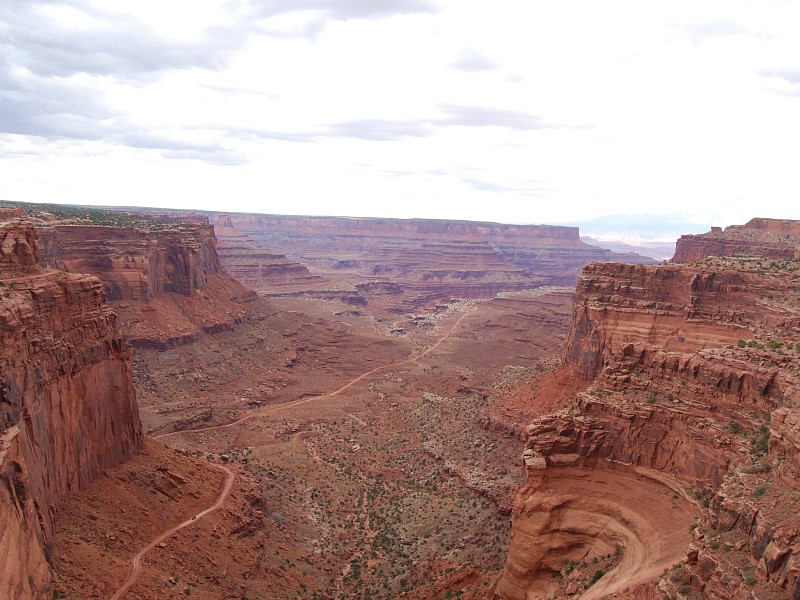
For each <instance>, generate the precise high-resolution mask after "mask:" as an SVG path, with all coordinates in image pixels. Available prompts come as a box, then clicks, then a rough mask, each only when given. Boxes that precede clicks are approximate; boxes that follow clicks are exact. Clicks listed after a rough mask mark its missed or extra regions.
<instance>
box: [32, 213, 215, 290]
mask: <svg viewBox="0 0 800 600" xmlns="http://www.w3.org/2000/svg"><path fill="white" fill-rule="evenodd" d="M39 237H40V240H41V242H42V251H41V258H42V262H43V264H44V266H46V267H48V268H52V269H64V270H66V271H70V272H72V273H92V274H94V275H96V276H97V277H99V278H100V280H101V281H102V282H103V285H104V286H105V290H106V296H107V297H108V299H109V300H143V301H145V302H146V301H148V300H150V299H151V298H153V297H154V296H158V295H161V294H165V293H169V292H172V293H176V294H182V295H184V296H191V295H192V294H194V293H195V292H196V291H197V290H200V289H202V288H203V287H205V285H206V281H207V279H208V277H209V276H210V275H212V274H214V273H218V272H219V271H220V263H219V257H218V256H217V252H216V240H215V238H214V230H213V228H212V227H211V226H209V225H199V224H189V223H180V224H175V225H173V226H170V227H167V228H164V229H155V230H150V231H148V230H144V229H138V228H132V227H103V226H74V225H54V226H51V227H43V228H42V229H40V232H39Z"/></svg>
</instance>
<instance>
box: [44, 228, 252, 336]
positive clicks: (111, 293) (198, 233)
mask: <svg viewBox="0 0 800 600" xmlns="http://www.w3.org/2000/svg"><path fill="white" fill-rule="evenodd" d="M139 222H140V223H144V222H146V221H139ZM149 223H151V224H150V225H149V226H150V228H149V229H142V228H137V227H108V226H91V225H53V224H46V225H45V226H42V227H41V228H40V229H39V230H38V231H39V233H40V236H41V246H42V250H41V257H40V258H41V262H42V264H43V265H44V266H47V267H50V268H58V269H64V270H67V271H70V272H85V273H90V274H92V275H95V276H97V277H99V278H100V280H101V281H102V282H103V287H104V289H105V292H106V296H107V297H108V299H109V300H110V301H111V304H112V307H113V308H114V310H115V311H116V312H117V314H118V316H119V324H120V327H121V329H122V331H124V333H125V335H126V337H127V338H128V340H129V341H130V343H131V344H133V345H134V346H137V347H155V348H169V347H173V346H175V345H181V344H186V343H189V342H191V341H194V340H196V339H198V337H199V336H200V335H202V334H203V333H214V332H218V331H226V330H230V329H231V328H233V327H234V326H235V325H236V324H237V323H240V322H242V321H243V320H244V319H247V318H249V317H251V316H257V315H256V313H259V314H260V313H261V312H263V310H264V309H265V307H264V306H263V302H261V301H258V299H257V296H256V294H255V293H254V292H253V291H252V290H250V289H248V288H246V287H245V286H244V285H242V284H241V283H240V282H238V281H236V280H235V279H233V278H231V277H230V276H228V275H227V274H225V273H224V272H223V271H222V267H221V263H220V259H219V256H218V254H217V246H216V238H215V236H214V230H213V228H212V227H211V226H210V225H208V224H203V223H182V222H181V223H173V222H161V221H157V220H152V221H150V222H149Z"/></svg>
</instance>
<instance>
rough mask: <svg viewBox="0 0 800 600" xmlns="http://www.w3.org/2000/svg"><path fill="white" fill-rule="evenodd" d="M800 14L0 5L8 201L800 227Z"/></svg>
mask: <svg viewBox="0 0 800 600" xmlns="http://www.w3.org/2000/svg"><path fill="white" fill-rule="evenodd" d="M799 158H800V3H798V2H795V1H794V0H785V1H784V0H746V1H744V0H720V1H713V0H708V1H706V0H700V1H698V0H690V1H683V0H671V1H670V2H642V1H641V0H631V1H618V0H606V1H604V2H598V1H597V0H586V1H571V0H560V1H558V2H556V1H554V0H551V1H541V0H493V1H492V2H487V1H485V0H483V1H477V0H402V1H401V0H285V1H282V2H281V1H279V0H136V1H135V2H131V1H130V0H66V1H63V2H57V1H41V0H2V2H0V198H3V199H7V200H19V201H28V202H60V203H79V204H100V205H140V206H161V207H171V208H195V209H205V210H221V211H245V212H264V213H276V214H318V215H344V216H376V217H400V218H410V217H418V218H450V219H470V220H487V221H498V222H508V223H559V222H571V221H578V220H588V219H593V218H597V217H601V216H603V215H609V214H651V215H667V214H669V215H682V216H684V217H687V218H689V219H690V220H693V221H696V222H703V223H712V224H718V225H728V224H734V223H743V222H745V221H747V220H749V219H750V218H751V217H754V216H763V217H776V218H800V177H798V173H800V168H798V164H799V163H800V161H798V159H799Z"/></svg>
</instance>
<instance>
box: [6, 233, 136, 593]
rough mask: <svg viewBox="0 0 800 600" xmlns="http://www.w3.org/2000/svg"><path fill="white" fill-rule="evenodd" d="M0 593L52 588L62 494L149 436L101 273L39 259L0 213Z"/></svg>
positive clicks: (30, 239) (30, 240)
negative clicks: (68, 269)
mask: <svg viewBox="0 0 800 600" xmlns="http://www.w3.org/2000/svg"><path fill="white" fill-rule="evenodd" d="M0 373H2V375H1V377H2V379H1V380H0V483H2V485H0V596H2V597H4V598H42V597H45V595H47V597H49V590H50V581H51V573H50V564H51V562H52V558H53V557H52V552H53V546H52V539H53V522H54V519H55V518H56V515H57V513H58V507H59V505H60V503H61V502H62V500H63V499H64V498H65V497H66V496H68V495H69V494H70V493H72V492H75V491H77V490H81V489H84V488H85V487H86V486H87V485H88V484H89V483H90V482H91V481H92V480H93V479H94V478H95V477H97V475H98V474H99V473H101V472H102V471H103V469H106V468H108V467H111V466H114V465H117V464H120V463H121V462H123V461H125V460H126V459H128V458H129V457H130V456H131V455H132V454H133V453H134V452H135V451H136V450H137V449H138V448H140V447H141V445H142V432H141V424H140V422H139V415H138V409H137V406H136V400H135V396H134V392H133V386H132V376H131V362H130V350H129V346H128V344H127V342H126V341H125V340H124V338H123V337H122V336H121V334H120V333H119V331H118V330H117V328H116V325H115V315H114V313H113V312H112V311H111V309H110V308H109V306H108V305H107V304H106V302H105V297H104V294H103V285H102V283H101V282H100V280H98V279H97V278H96V277H92V276H89V275H76V274H67V273H64V272H56V271H47V270H43V269H41V268H40V267H39V266H38V255H37V252H36V243H35V233H34V229H33V226H32V225H31V224H30V223H27V222H25V221H22V220H16V221H10V222H9V221H7V222H4V223H2V224H0Z"/></svg>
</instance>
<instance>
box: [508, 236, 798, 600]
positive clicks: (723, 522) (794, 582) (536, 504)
mask: <svg viewBox="0 0 800 600" xmlns="http://www.w3.org/2000/svg"><path fill="white" fill-rule="evenodd" d="M729 230H732V231H733V235H732V236H729V237H727V238H725V237H724V235H723V233H724V234H727V233H728V232H729ZM797 230H798V228H797V224H796V223H795V222H785V221H780V222H773V221H767V220H754V221H751V222H750V223H748V224H747V225H746V226H743V227H741V228H728V229H726V230H725V232H719V231H718V232H712V234H709V235H707V236H706V237H704V236H694V237H696V238H698V241H699V242H700V243H699V244H698V245H696V246H695V250H692V252H695V251H696V254H694V255H692V256H693V257H694V258H692V259H691V260H692V263H691V264H668V265H659V266H642V265H622V264H590V265H587V267H586V268H585V269H584V271H583V272H582V274H581V276H580V277H579V279H578V284H577V290H576V295H575V304H574V312H573V321H572V325H571V328H570V333H569V336H568V339H567V343H566V346H565V349H564V354H563V362H564V367H563V368H564V369H568V370H570V371H572V372H573V373H574V374H576V375H578V376H579V377H582V378H584V379H585V380H588V381H590V382H591V385H590V387H588V389H587V390H586V391H583V392H580V393H578V394H577V396H576V397H575V399H574V401H573V402H572V403H571V405H570V406H569V407H567V408H565V409H564V410H562V411H559V412H557V413H554V414H551V415H548V416H545V417H542V418H539V419H537V420H536V421H535V422H534V423H533V424H532V425H531V426H530V427H529V428H528V430H527V433H528V442H527V450H526V452H525V455H524V457H523V463H524V465H525V468H526V471H527V474H528V483H527V484H526V485H525V486H524V487H523V488H522V490H521V491H520V493H519V495H518V496H517V499H516V502H515V508H514V513H513V523H512V541H511V546H510V550H509V557H508V561H507V564H506V567H505V569H504V572H503V575H502V576H501V578H500V579H499V580H498V582H497V586H496V589H495V597H496V598H520V599H522V598H526V597H542V598H545V597H556V596H557V595H558V593H563V589H561V587H559V586H558V585H555V586H554V585H553V582H558V583H559V584H561V583H563V585H564V586H566V585H567V584H568V582H569V577H568V574H567V570H568V569H569V568H571V567H570V565H571V564H573V563H571V562H570V561H578V562H579V558H577V557H581V556H591V555H592V554H597V553H598V552H599V550H598V548H600V549H603V548H607V546H608V542H607V541H603V539H604V537H603V536H604V535H605V534H601V533H598V532H596V533H597V535H595V534H593V533H592V531H591V529H592V527H594V523H595V522H596V520H597V519H603V520H604V521H607V522H608V523H609V528H610V530H611V531H617V532H618V533H619V535H622V536H623V537H624V538H626V539H632V540H639V541H640V542H643V543H644V544H645V545H646V546H647V545H648V544H649V545H652V544H654V543H655V540H656V539H657V540H659V542H658V544H659V545H661V544H663V543H664V540H665V539H666V537H665V536H667V535H668V532H669V531H673V532H676V531H680V530H682V531H681V532H680V533H681V535H676V537H674V538H672V542H671V544H674V545H673V546H672V547H671V550H670V551H669V552H666V553H665V554H664V555H663V556H662V557H661V558H653V559H652V560H650V559H647V560H644V562H641V563H640V564H638V566H636V568H635V569H634V570H631V569H630V568H627V569H626V568H625V567H624V565H625V564H626V561H628V562H630V561H629V560H628V558H627V554H629V553H626V551H625V550H623V557H622V558H621V559H620V561H621V562H620V566H618V567H615V568H614V569H611V570H609V571H608V572H607V573H606V572H603V573H600V574H599V575H602V577H600V576H598V581H597V582H595V583H594V585H591V582H586V585H587V587H586V588H585V589H586V591H585V592H584V594H583V597H590V598H591V597H599V596H601V595H604V594H608V593H611V592H619V591H621V590H623V589H628V588H632V587H633V586H638V587H637V588H636V589H637V592H636V593H637V594H645V591H643V590H644V588H646V587H647V586H651V588H650V592H648V593H649V594H650V595H651V596H656V597H658V596H661V595H666V596H669V597H670V598H672V597H685V595H686V594H688V593H689V592H690V591H692V590H694V591H695V592H697V593H700V594H702V595H703V597H708V598H731V597H733V598H750V597H752V594H753V593H754V589H755V591H756V593H763V594H767V595H768V594H778V595H781V594H783V595H788V596H789V597H792V598H794V597H800V582H799V581H800V546H798V545H797V543H796V540H795V537H794V536H795V534H796V532H797V531H798V526H800V522H798V519H797V517H796V515H791V514H789V513H787V512H786V511H785V510H781V502H780V501H779V500H777V498H780V497H782V496H786V495H787V494H791V493H793V492H791V490H796V489H797V482H798V480H800V478H799V477H798V468H797V467H798V450H800V433H798V431H800V352H798V348H800V320H798V318H800V286H799V285H798V284H800V261H798V260H796V259H794V258H793V256H794V252H795V248H796V247H795V246H794V244H795V241H794V240H795V238H794V237H793V236H794V232H795V231H797ZM689 237H692V236H686V237H685V238H682V239H684V240H686V239H687V238H689ZM731 238H736V239H737V240H738V242H737V243H738V245H736V246H735V247H734V246H725V243H727V241H725V240H729V239H731ZM709 240H711V241H709ZM719 240H724V241H723V243H718V241H719ZM765 240H766V241H765ZM767 241H768V242H769V243H767ZM711 242H713V248H712V243H711ZM688 248H689V244H688V243H686V242H685V243H684V248H683V250H682V252H683V254H682V257H684V258H685V257H687V256H689V255H690V252H689V250H688ZM721 251H724V252H730V253H732V254H733V256H720V255H719V254H716V253H717V252H721ZM759 253H761V254H759ZM765 255H766V256H765ZM677 256H678V254H676V257H677ZM601 473H605V474H609V473H611V474H616V475H625V476H627V477H634V478H636V479H646V480H648V481H651V482H654V483H655V484H657V485H659V486H661V489H662V492H661V498H659V497H658V494H657V495H656V496H655V497H654V498H653V501H652V502H649V503H648V505H647V515H646V516H647V518H650V516H651V515H659V514H670V512H671V511H675V510H678V509H681V514H682V515H683V517H681V519H682V520H683V521H684V522H685V521H686V518H688V519H689V524H691V521H692V518H693V517H692V515H695V516H696V517H697V521H696V522H695V523H694V525H692V531H693V534H690V533H689V531H690V530H689V527H688V526H687V524H685V523H684V524H682V525H680V526H679V527H678V526H676V523H680V520H678V521H674V522H673V523H672V524H670V520H669V519H667V520H665V521H663V522H662V523H661V524H660V525H659V524H653V527H652V528H651V529H649V530H648V531H650V533H644V532H645V529H641V528H638V529H637V528H635V527H634V528H632V527H628V525H629V524H631V523H636V522H637V519H638V517H636V516H635V514H633V513H630V512H626V511H628V510H629V508H630V506H628V505H627V504H626V503H625V502H626V501H625V497H624V494H622V495H620V497H619V498H618V499H617V500H614V501H612V502H611V504H610V505H609V504H608V503H607V502H606V500H605V499H604V498H605V497H604V496H603V494H604V492H603V491H602V490H604V489H606V488H601V491H600V495H601V498H600V499H601V500H602V502H600V503H599V504H603V506H599V504H598V502H595V501H594V500H593V499H592V498H591V497H587V496H584V495H583V494H582V493H581V492H580V489H579V488H578V486H576V485H568V484H562V483H559V480H560V479H566V480H567V481H571V480H575V479H579V480H583V479H586V478H589V479H591V478H597V477H607V476H608V475H600V474H601ZM609 483H610V482H609ZM613 485H614V486H616V485H621V484H618V483H613ZM625 485H627V484H625ZM587 489H588V488H587ZM548 490H550V492H548ZM638 493H639V492H637V494H638ZM604 503H605V504H604ZM615 503H617V504H618V505H617V504H615ZM564 507H567V508H564ZM684 509H685V510H684ZM701 511H702V512H701ZM589 514H593V515H595V516H594V517H592V518H587V515H589ZM581 515H583V518H582V520H581ZM625 515H627V516H625ZM676 518H678V517H675V516H674V517H673V520H674V519H676ZM581 523H583V524H581ZM625 532H627V533H625ZM670 535H671V534H670ZM626 536H627V537H626ZM647 536H653V537H651V538H650V540H649V541H648V538H647ZM737 536H738V537H737ZM534 539H535V543H534V542H533V541H532V540H534ZM690 542H691V546H690V545H689V544H690ZM622 547H623V548H626V547H627V546H625V545H623V546H622ZM634 547H636V544H635V543H634ZM659 547H661V546H659ZM687 547H688V548H689V550H688V554H687V550H686V549H687ZM542 548H545V549H547V551H546V552H544V551H542ZM726 552H727V553H729V554H726ZM637 561H639V558H636V560H635V561H634V562H637ZM676 564H678V566H677V567H675V568H673V569H672V571H671V575H670V576H669V577H665V576H663V573H664V572H665V569H667V570H669V569H670V568H671V567H673V566H674V565H676ZM634 571H637V572H647V573H648V578H649V579H648V578H644V579H643V578H641V577H639V576H638V575H634V574H633V573H634ZM659 575H661V577H659ZM652 581H656V582H657V586H658V587H657V588H653V587H652V583H651V582H652ZM548 582H550V583H548ZM562 587H563V586H562ZM559 590H560V591H559ZM526 595H527V596H526ZM531 595H532V596H531ZM645 595H647V594H645ZM759 597H760V596H759Z"/></svg>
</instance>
